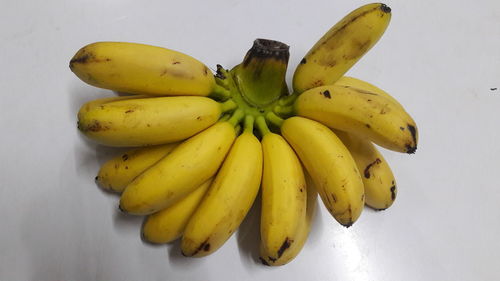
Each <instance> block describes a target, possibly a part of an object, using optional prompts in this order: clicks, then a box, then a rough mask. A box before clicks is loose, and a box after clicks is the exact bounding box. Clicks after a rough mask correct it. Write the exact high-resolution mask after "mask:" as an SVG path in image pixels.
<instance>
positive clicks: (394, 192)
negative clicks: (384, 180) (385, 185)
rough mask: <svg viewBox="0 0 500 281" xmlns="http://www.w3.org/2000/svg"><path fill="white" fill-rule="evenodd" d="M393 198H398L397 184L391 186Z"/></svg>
mask: <svg viewBox="0 0 500 281" xmlns="http://www.w3.org/2000/svg"><path fill="white" fill-rule="evenodd" d="M391 199H392V201H394V200H396V186H395V185H393V186H391Z"/></svg>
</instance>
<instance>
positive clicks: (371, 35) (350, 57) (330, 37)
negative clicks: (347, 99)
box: [293, 3, 391, 93]
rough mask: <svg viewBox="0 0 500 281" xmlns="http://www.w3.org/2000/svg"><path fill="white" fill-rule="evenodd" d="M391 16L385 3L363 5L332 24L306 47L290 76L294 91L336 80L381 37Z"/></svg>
mask: <svg viewBox="0 0 500 281" xmlns="http://www.w3.org/2000/svg"><path fill="white" fill-rule="evenodd" d="M390 19H391V9H390V8H389V7H388V6H386V5H385V4H381V3H374V4H368V5H364V6H362V7H360V8H358V9H356V10H354V11H352V12H351V13H350V14H348V15H347V16H345V17H344V18H343V19H342V20H341V21H339V22H338V23H337V24H335V25H334V26H333V27H332V28H331V29H330V30H329V31H328V32H327V33H326V34H325V35H323V37H321V39H320V40H319V41H318V42H317V43H316V44H315V45H314V46H313V47H312V48H311V50H309V52H308V53H307V54H306V55H305V57H304V58H303V59H302V61H301V62H300V64H299V66H298V67H297V69H296V70H295V73H294V76H293V89H294V91H295V92H296V93H302V92H303V91H305V90H308V89H311V88H315V87H319V86H323V85H330V84H333V83H335V81H337V80H338V79H339V78H340V77H341V76H342V75H344V73H346V72H347V71H348V70H349V69H350V68H351V67H352V66H353V65H354V64H355V63H356V62H357V61H358V60H359V59H360V58H361V57H362V56H363V55H364V54H365V53H366V52H368V51H369V50H370V49H371V48H372V47H373V45H375V43H377V41H378V40H379V39H380V37H382V35H383V34H384V32H385V30H386V28H387V26H388V25H389V21H390Z"/></svg>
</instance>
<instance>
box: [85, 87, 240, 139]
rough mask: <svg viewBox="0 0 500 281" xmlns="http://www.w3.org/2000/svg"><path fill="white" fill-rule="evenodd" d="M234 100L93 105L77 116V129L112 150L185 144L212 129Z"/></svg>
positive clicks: (106, 101)
mask: <svg viewBox="0 0 500 281" xmlns="http://www.w3.org/2000/svg"><path fill="white" fill-rule="evenodd" d="M233 105H234V103H232V101H231V100H229V101H227V102H225V103H218V102H216V101H214V100H212V99H210V98H207V97H155V98H130V97H126V98H125V97H123V98H121V99H114V100H109V99H104V101H103V102H102V103H98V102H96V101H92V102H90V105H89V104H85V105H83V106H82V108H81V109H80V112H79V113H78V128H79V129H80V131H81V132H82V133H83V134H85V135H86V136H87V137H89V138H90V139H93V140H95V141H97V142H99V143H101V144H105V145H110V146H147V145H156V144H164V143H171V142H176V141H180V140H184V139H186V138H189V137H191V136H193V135H194V134H196V133H198V132H200V131H202V130H204V129H206V128H207V127H209V126H211V125H212V124H214V123H215V122H217V120H218V119H219V117H220V115H221V113H222V112H223V111H224V110H227V109H226V108H225V107H226V106H229V108H231V107H233Z"/></svg>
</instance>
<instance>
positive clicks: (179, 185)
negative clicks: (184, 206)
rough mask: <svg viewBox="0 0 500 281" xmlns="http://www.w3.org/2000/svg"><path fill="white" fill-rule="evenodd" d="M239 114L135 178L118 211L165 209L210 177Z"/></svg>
mask: <svg viewBox="0 0 500 281" xmlns="http://www.w3.org/2000/svg"><path fill="white" fill-rule="evenodd" d="M242 114H243V113H241V112H239V111H237V112H236V113H235V114H234V115H233V116H232V117H231V119H229V120H228V121H222V122H218V123H216V124H215V125H213V126H212V127H210V128H208V129H206V130H205V131H203V132H201V133H199V134H197V135H196V136H194V137H192V138H190V139H188V140H186V141H184V142H183V143H181V144H180V145H179V146H178V147H177V148H176V149H175V150H174V151H172V153H170V154H169V155H168V156H166V157H165V158H163V159H162V160H160V161H159V162H158V163H156V164H155V165H154V166H152V167H151V168H149V169H148V170H146V171H145V172H144V173H142V174H141V175H140V176H138V177H137V178H135V179H134V180H133V181H132V182H131V183H130V184H129V185H128V186H127V187H126V188H125V191H124V192H123V193H122V196H121V198H120V209H121V210H122V211H125V212H128V213H130V214H136V215H149V214H152V213H155V212H157V211H160V210H162V209H164V208H168V207H169V206H171V205H172V204H175V203H176V202H177V201H179V200H180V199H182V198H183V197H185V196H186V195H187V194H189V193H191V192H192V191H193V190H194V189H195V188H196V187H198V186H200V185H201V184H202V183H203V182H205V181H207V180H208V179H209V178H211V177H213V176H214V174H215V173H216V172H217V170H218V169H219V167H220V165H221V164H222V162H223V161H224V158H225V157H226V154H227V152H228V151H229V149H230V147H231V145H232V144H233V141H234V139H235V137H236V135H235V130H234V126H235V124H236V123H237V122H238V120H239V119H240V118H241V117H242V116H241V115H242Z"/></svg>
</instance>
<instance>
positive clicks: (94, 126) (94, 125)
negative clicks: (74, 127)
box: [78, 120, 110, 133]
mask: <svg viewBox="0 0 500 281" xmlns="http://www.w3.org/2000/svg"><path fill="white" fill-rule="evenodd" d="M78 129H80V131H82V132H84V133H85V132H102V131H106V130H109V129H110V128H109V127H108V126H103V125H102V124H101V122H99V121H97V120H94V121H92V122H90V124H88V125H86V126H83V125H82V124H81V123H80V122H78Z"/></svg>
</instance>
